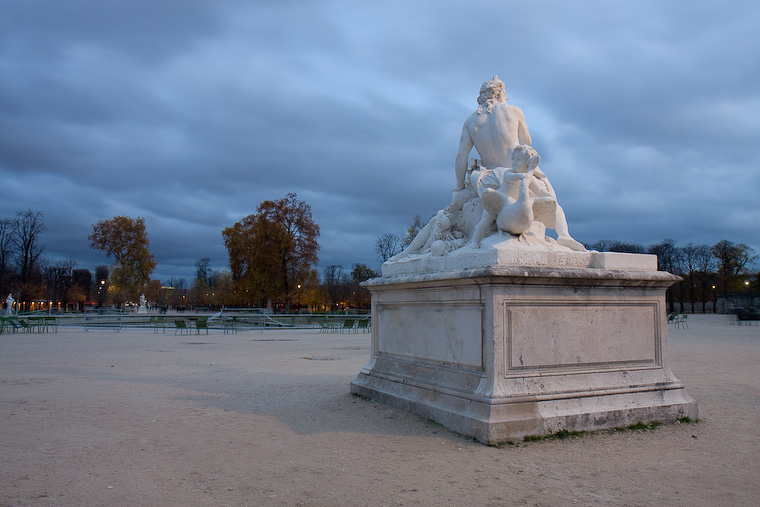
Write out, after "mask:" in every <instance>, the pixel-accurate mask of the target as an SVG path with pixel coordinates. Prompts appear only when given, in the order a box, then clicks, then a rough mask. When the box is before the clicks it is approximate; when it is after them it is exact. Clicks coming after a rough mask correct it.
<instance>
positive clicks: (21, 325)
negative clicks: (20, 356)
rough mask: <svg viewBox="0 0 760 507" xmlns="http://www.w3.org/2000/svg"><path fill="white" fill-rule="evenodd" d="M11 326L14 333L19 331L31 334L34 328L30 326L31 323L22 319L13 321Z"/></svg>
mask: <svg viewBox="0 0 760 507" xmlns="http://www.w3.org/2000/svg"><path fill="white" fill-rule="evenodd" d="M11 326H13V332H14V333H15V332H17V331H18V330H19V329H20V330H22V331H26V332H27V333H29V332H31V330H32V327H31V326H30V325H29V323H28V322H27V321H25V320H21V319H11Z"/></svg>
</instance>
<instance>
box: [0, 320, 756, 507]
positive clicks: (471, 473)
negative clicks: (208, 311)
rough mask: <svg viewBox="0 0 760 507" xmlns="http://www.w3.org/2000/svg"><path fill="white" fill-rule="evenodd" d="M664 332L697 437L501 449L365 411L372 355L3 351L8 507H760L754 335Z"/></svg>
mask: <svg viewBox="0 0 760 507" xmlns="http://www.w3.org/2000/svg"><path fill="white" fill-rule="evenodd" d="M689 320H690V322H689V326H690V329H688V330H681V329H679V330H675V329H673V327H672V326H669V327H670V329H669V348H670V361H671V365H672V369H673V371H674V372H675V374H676V376H678V377H679V378H680V379H681V380H682V381H683V382H684V383H685V384H686V386H687V390H688V392H689V393H690V394H691V395H692V396H693V397H694V398H695V399H696V400H697V401H698V402H699V409H700V418H701V422H700V423H699V424H681V425H674V426H668V427H661V428H659V429H657V430H656V431H649V432H643V431H636V432H624V433H617V434H597V435H593V436H585V437H583V438H579V439H572V440H566V441H544V442H538V443H529V444H521V445H519V446H511V447H502V448H494V447H487V446H484V445H481V444H479V443H475V442H473V441H472V440H470V439H467V438H465V437H462V436H460V435H457V434H454V433H452V432H450V431H448V430H446V429H445V428H443V427H441V426H439V425H437V424H435V423H432V422H430V421H426V420H424V419H421V418H419V417H417V416H415V415H411V414H409V413H406V412H404V411H402V410H399V409H396V408H392V407H388V406H385V405H381V404H377V403H374V402H371V401H365V400H362V399H358V398H354V397H352V396H351V395H350V394H349V392H348V384H349V382H351V381H352V380H353V379H354V378H355V376H356V374H357V372H358V371H359V369H360V368H361V366H362V365H363V364H364V363H365V362H366V361H367V359H368V354H369V335H367V334H364V335H362V334H358V335H355V334H351V335H349V334H333V335H324V334H319V333H317V332H316V331H295V332H282V331H268V332H266V333H261V332H252V331H249V332H243V333H239V334H237V335H224V334H222V333H221V332H220V331H212V332H211V334H209V335H208V336H206V335H200V336H197V335H191V336H175V335H174V334H173V333H172V332H169V333H167V334H158V335H154V334H153V333H152V331H151V330H130V331H123V332H121V333H113V332H99V333H84V332H83V331H82V330H81V329H66V330H64V329H61V330H60V331H59V333H58V334H31V335H29V334H15V335H14V334H11V335H9V334H3V335H0V421H1V423H0V455H1V457H2V460H0V505H2V506H6V505H7V506H11V505H13V506H16V505H72V506H74V505H76V506H79V505H89V506H95V505H109V506H110V505H124V506H155V505H172V506H174V505H177V506H195V505H230V506H238V505H241V506H242V505H272V506H279V505H288V506H292V505H308V506H342V505H357V506H361V505H368V506H369V505H373V506H374V505H423V506H424V505H430V506H434V505H435V506H438V505H478V506H490V505H494V506H495V505H618V506H620V505H689V506H715V505H733V506H739V505H746V506H749V505H753V506H754V505H757V502H758V497H760V484H759V481H760V431H758V430H760V326H735V325H730V324H729V323H728V321H727V320H726V318H725V317H723V316H691V317H690V318H689Z"/></svg>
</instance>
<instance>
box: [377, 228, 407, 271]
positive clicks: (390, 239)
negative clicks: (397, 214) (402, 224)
mask: <svg viewBox="0 0 760 507" xmlns="http://www.w3.org/2000/svg"><path fill="white" fill-rule="evenodd" d="M402 246H403V239H402V238H401V236H399V235H397V234H383V235H382V236H380V237H379V238H377V241H375V251H376V252H377V259H378V260H379V261H380V264H382V263H383V262H385V261H387V260H388V259H390V258H391V257H393V256H394V255H396V254H397V253H399V252H400V251H401V248H402Z"/></svg>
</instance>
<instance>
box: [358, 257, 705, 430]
mask: <svg viewBox="0 0 760 507" xmlns="http://www.w3.org/2000/svg"><path fill="white" fill-rule="evenodd" d="M676 280H678V278H677V277H675V276H673V275H670V274H668V273H664V272H657V271H651V270H650V271H620V270H603V269H588V268H577V269H568V268H546V267H501V268H478V269H471V270H461V271H458V272H449V273H446V274H443V273H439V274H438V275H432V274H425V275H420V276H416V277H415V276H401V277H395V278H394V277H383V278H377V279H374V280H370V281H368V282H366V284H365V285H366V286H367V288H368V289H369V290H370V291H371V292H372V352H371V357H370V360H369V362H368V363H367V365H366V366H365V367H364V368H363V369H362V371H361V372H360V373H359V375H358V377H357V378H356V380H354V382H353V383H352V384H351V392H352V393H356V394H359V395H363V396H366V397H368V398H371V399H373V400H377V401H381V402H385V403H389V404H392V405H395V406H398V407H402V408H404V409H407V410H410V411H412V412H415V413H417V414H419V415H421V416H423V417H427V418H430V419H432V420H434V421H437V422H439V423H440V424H442V425H444V426H446V427H448V428H450V429H452V430H454V431H457V432H459V433H463V434H465V435H470V436H473V437H475V438H477V439H478V440H480V441H481V442H484V443H486V444H496V443H499V442H505V441H509V440H512V441H517V440H522V439H523V437H525V436H528V435H549V434H552V433H556V432H557V431H560V430H568V431H588V430H598V429H604V428H613V427H621V426H627V425H629V424H634V423H637V422H645V423H648V422H652V421H655V420H657V421H661V422H674V421H676V420H677V419H679V418H682V417H686V416H688V417H690V418H692V419H696V417H697V404H696V402H695V401H694V400H692V399H691V398H690V397H689V395H688V394H687V393H686V391H685V389H684V386H683V385H682V384H681V383H680V382H679V381H678V379H677V378H675V376H674V375H673V374H672V373H671V371H670V368H669V366H668V362H667V343H666V335H667V323H666V318H665V290H666V288H667V287H668V286H670V285H671V284H672V283H673V282H674V281H676Z"/></svg>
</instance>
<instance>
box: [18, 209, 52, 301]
mask: <svg viewBox="0 0 760 507" xmlns="http://www.w3.org/2000/svg"><path fill="white" fill-rule="evenodd" d="M13 227H14V234H13V243H14V245H15V247H16V263H17V264H18V268H19V281H20V282H21V294H20V298H19V299H20V300H21V301H22V302H23V301H28V300H29V298H30V296H32V295H33V294H37V293H38V292H42V287H41V286H39V287H37V285H40V284H38V283H36V282H37V281H38V280H37V279H38V278H39V279H40V280H39V281H40V282H41V278H42V277H41V274H42V272H41V269H40V268H41V266H40V265H39V261H40V256H41V255H42V251H43V246H42V245H41V244H40V235H41V234H42V233H43V232H44V231H45V230H46V227H45V217H44V215H43V214H42V212H40V211H32V210H26V211H17V212H16V222H15V223H14V226H13ZM22 304H27V303H22Z"/></svg>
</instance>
